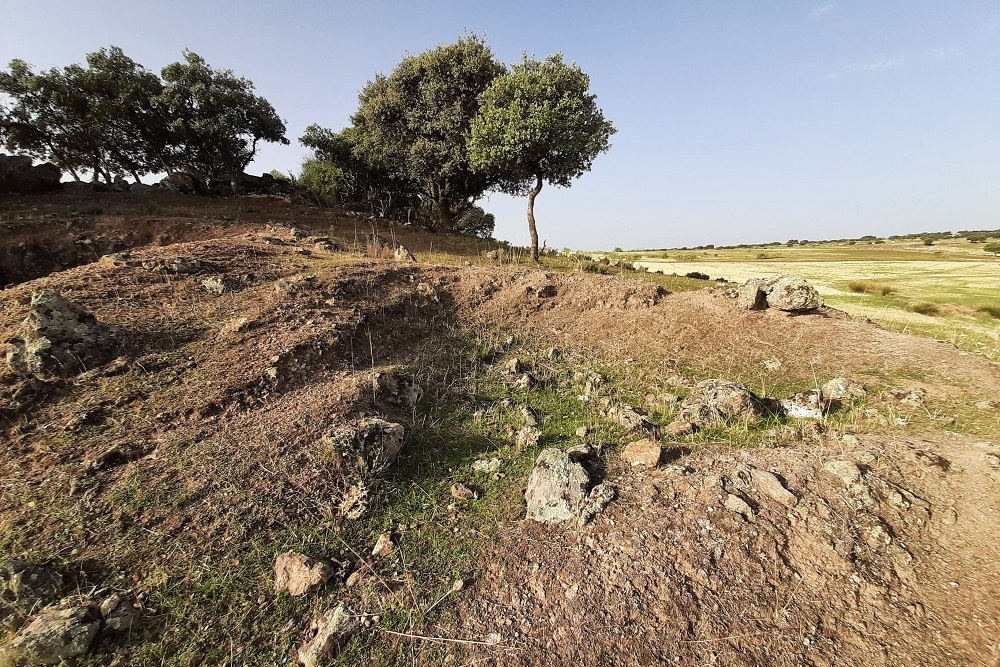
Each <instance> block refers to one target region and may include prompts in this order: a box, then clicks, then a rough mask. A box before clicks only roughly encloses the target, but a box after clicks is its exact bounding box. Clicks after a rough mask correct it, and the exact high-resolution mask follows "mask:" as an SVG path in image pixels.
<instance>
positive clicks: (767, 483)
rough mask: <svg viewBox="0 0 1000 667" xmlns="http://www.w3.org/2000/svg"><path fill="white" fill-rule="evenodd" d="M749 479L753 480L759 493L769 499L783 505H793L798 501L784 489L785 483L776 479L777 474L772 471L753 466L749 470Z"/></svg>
mask: <svg viewBox="0 0 1000 667" xmlns="http://www.w3.org/2000/svg"><path fill="white" fill-rule="evenodd" d="M751 479H752V480H753V484H754V486H756V487H757V489H758V490H759V491H760V492H761V493H763V494H764V495H765V496H767V497H768V498H770V499H771V500H774V501H777V502H779V503H781V504H782V505H784V506H785V507H795V505H796V504H797V503H798V502H799V499H798V498H796V497H795V494H794V493H792V492H791V491H789V490H788V489H786V488H785V485H784V484H782V483H781V480H780V479H778V476H777V475H775V474H774V473H773V472H768V471H767V470H761V469H759V468H753V469H752V472H751Z"/></svg>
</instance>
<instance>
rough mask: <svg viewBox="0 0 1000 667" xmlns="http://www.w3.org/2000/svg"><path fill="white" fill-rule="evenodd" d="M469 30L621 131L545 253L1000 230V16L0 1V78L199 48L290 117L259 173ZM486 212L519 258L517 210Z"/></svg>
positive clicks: (558, 206) (560, 216)
mask: <svg viewBox="0 0 1000 667" xmlns="http://www.w3.org/2000/svg"><path fill="white" fill-rule="evenodd" d="M466 30H470V31H475V32H478V33H480V34H483V35H485V36H486V39H487V41H488V42H489V44H490V46H491V47H492V48H493V49H494V51H495V52H496V54H497V56H498V57H499V58H501V59H502V60H503V61H505V62H508V63H509V62H512V61H515V60H516V59H517V58H518V57H519V56H520V54H521V52H522V51H526V52H528V53H531V54H535V55H537V56H544V55H546V54H548V53H552V52H555V51H561V52H563V53H564V54H565V55H566V57H567V58H568V59H569V60H575V61H577V62H578V63H580V65H581V66H582V67H583V69H584V70H585V71H587V72H588V73H589V74H590V75H591V80H592V87H593V90H594V92H596V93H597V95H598V101H599V104H600V105H601V106H602V107H603V109H604V111H605V114H606V115H607V116H608V118H610V119H611V120H612V121H613V122H614V123H615V125H616V127H617V128H618V134H617V135H615V137H613V146H612V149H611V151H610V152H609V153H608V154H607V155H604V156H602V157H600V158H598V160H597V162H596V163H595V165H594V170H593V172H592V173H590V174H588V175H585V176H584V177H583V178H582V179H580V180H579V181H577V182H576V183H575V184H574V186H573V187H572V188H570V189H546V190H545V191H543V192H542V194H541V195H540V196H539V198H538V202H537V205H536V213H537V217H538V222H539V228H540V234H541V236H542V238H543V239H546V240H547V241H548V244H549V246H551V247H564V246H568V247H573V248H610V247H613V246H622V247H624V248H635V247H670V246H679V245H701V244H707V243H715V244H731V243H740V242H760V241H770V240H786V239H788V238H799V239H802V238H807V239H820V238H838V237H847V236H860V235H864V234H891V233H901V232H917V231H929V230H934V231H936V230H944V229H954V230H957V229H975V228H998V227H1000V0H895V1H888V0H886V1H881V0H852V1H850V2H848V1H838V0H818V1H814V2H806V1H803V2H798V1H795V0H744V1H741V2H737V1H735V0H732V1H725V2H723V1H719V2H713V1H709V0H704V1H694V0H691V1H686V2H681V1H675V2H667V1H662V2H654V1H653V0H647V1H646V2H619V3H612V2H589V1H581V0H576V1H569V2H562V1H559V2H556V1H550V0H544V1H539V0H531V1H529V2H499V1H493V2H477V1H474V0H466V1H450V0H448V1H446V0H437V1H433V2H424V1H415V0H411V1H407V2H404V1H399V2H387V1H377V0H370V1H362V0H355V1H354V2H333V1H330V2H321V1H319V0H312V1H311V2H294V1H292V0H286V1H283V2H279V1H275V0H270V1H268V2H256V1H250V0H241V1H239V2H236V1H235V0H230V1H227V2H222V1H212V0H200V1H189V0H170V2H151V1H142V0H138V1H137V0H130V1H128V2H121V1H117V0H101V1H100V2H79V0H76V1H73V2H68V1H66V2H53V1H51V0H32V1H31V2H17V1H16V0H0V62H2V63H3V64H4V65H5V64H6V62H7V61H9V60H10V59H11V58H15V57H18V58H23V59H25V60H27V61H29V62H31V63H33V64H34V65H35V66H37V67H43V68H47V67H50V66H53V65H60V66H61V65H66V64H69V63H70V62H79V61H81V60H82V59H83V56H84V54H85V53H86V52H88V51H92V50H96V49H98V48H100V47H102V46H108V45H117V46H120V47H122V48H123V49H124V50H125V52H126V53H127V54H128V55H130V56H131V57H132V58H134V59H136V60H138V61H139V62H141V63H143V64H144V65H146V66H147V67H148V68H150V69H153V70H159V68H161V67H162V66H163V65H165V64H167V63H169V62H172V61H175V60H177V59H178V58H179V57H180V54H181V51H182V50H183V49H185V48H188V49H191V50H193V51H196V52H198V53H199V54H201V55H202V56H204V57H205V58H206V59H207V60H208V61H209V63H210V64H212V65H213V66H215V67H226V68H230V69H233V70H234V71H236V72H237V73H238V74H241V75H243V76H247V77H249V78H250V79H252V80H253V81H254V82H255V83H256V85H257V90H258V92H259V93H260V94H262V95H264V96H265V97H267V98H268V99H269V100H270V101H271V103H272V104H274V106H275V108H276V109H277V110H278V112H279V113H280V114H281V116H282V117H283V118H285V119H286V121H287V123H288V136H289V139H292V140H293V143H292V145H291V146H268V147H265V148H264V149H263V150H261V152H260V154H259V156H258V159H257V161H256V163H255V165H254V166H253V167H252V168H251V171H254V170H256V171H258V172H260V171H268V170H270V169H272V168H277V169H281V170H288V169H294V168H296V166H297V165H298V164H299V163H300V162H301V160H302V158H303V157H304V156H305V155H306V151H305V149H303V148H302V147H301V146H300V145H298V143H297V142H296V141H295V139H296V138H297V137H298V136H300V135H301V132H302V130H303V129H304V128H305V127H306V126H307V125H308V124H309V123H312V122H318V123H320V124H321V125H324V126H328V127H331V128H334V129H339V128H341V127H343V126H344V125H345V124H346V123H347V122H348V118H349V116H350V114H351V112H352V111H353V110H354V108H355V106H356V101H357V92H358V90H359V89H360V88H361V87H362V86H363V85H364V84H365V82H367V81H368V80H369V79H371V78H372V76H373V75H374V74H375V73H376V72H384V73H388V72H389V71H391V70H392V68H393V66H394V65H395V64H396V63H397V62H398V61H399V59H400V58H401V56H402V55H403V54H404V53H406V52H419V51H422V50H424V49H426V48H429V47H432V46H434V45H435V44H438V43H442V42H450V41H453V40H454V39H455V38H456V37H458V36H459V35H461V34H462V33H463V32H464V31H466ZM482 204H483V205H484V207H485V208H486V209H487V210H490V211H492V212H493V213H495V214H496V216H497V236H498V237H500V238H506V239H509V240H511V241H513V242H517V243H525V242H526V240H527V230H526V228H525V227H526V225H525V220H524V217H525V216H524V206H525V204H524V201H523V200H514V199H510V198H508V197H503V196H496V195H494V196H491V197H489V198H488V199H487V200H486V201H484V202H482Z"/></svg>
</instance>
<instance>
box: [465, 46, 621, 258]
mask: <svg viewBox="0 0 1000 667" xmlns="http://www.w3.org/2000/svg"><path fill="white" fill-rule="evenodd" d="M479 102H480V109H479V113H478V115H477V116H476V118H475V120H474V122H473V123H472V126H471V134H470V138H469V142H468V150H469V156H470V161H471V163H472V165H473V167H474V168H476V169H479V170H482V171H483V172H485V173H501V174H503V175H504V178H503V180H502V181H501V182H500V183H499V187H500V188H501V189H503V190H505V191H507V192H510V193H512V194H522V193H527V194H528V228H529V232H530V234H531V246H532V256H533V257H534V258H535V259H538V232H537V230H536V227H535V217H534V202H535V197H537V196H538V194H539V193H540V192H541V190H542V185H543V184H544V183H550V184H551V185H556V186H561V187H568V186H570V185H571V183H572V181H573V180H574V179H576V178H579V177H580V176H581V175H582V174H584V173H586V172H587V171H590V169H591V167H592V166H593V163H594V160H595V159H596V158H597V156H598V155H600V154H601V153H604V152H606V151H607V150H608V149H609V148H610V145H611V144H610V138H611V135H613V134H614V133H615V129H614V126H613V125H612V124H611V122H610V121H608V120H607V119H606V118H605V117H604V114H603V112H602V111H601V109H600V108H599V107H598V106H597V97H596V95H594V94H592V93H591V92H590V77H589V76H587V74H586V73H585V72H584V71H583V70H582V69H580V67H579V66H578V65H576V64H575V63H572V64H567V63H565V62H564V61H563V57H562V55H561V54H555V55H551V56H548V57H547V58H546V59H545V60H542V61H539V60H535V59H532V58H528V57H527V56H524V57H523V58H522V61H521V62H520V63H519V64H517V65H515V66H514V67H512V68H511V71H510V72H509V73H507V74H504V75H501V76H499V77H497V78H496V79H495V80H494V81H493V82H492V83H491V84H490V86H489V88H487V89H486V90H485V91H484V92H483V93H482V94H481V95H480V98H479Z"/></svg>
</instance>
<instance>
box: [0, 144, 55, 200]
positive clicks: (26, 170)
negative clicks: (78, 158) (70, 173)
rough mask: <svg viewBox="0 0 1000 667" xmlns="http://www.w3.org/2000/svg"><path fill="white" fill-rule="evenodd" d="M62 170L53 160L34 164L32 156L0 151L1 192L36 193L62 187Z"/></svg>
mask: <svg viewBox="0 0 1000 667" xmlns="http://www.w3.org/2000/svg"><path fill="white" fill-rule="evenodd" d="M61 178H62V172H61V171H59V167H57V166H55V165H54V164H52V163H51V162H43V163H42V164H36V165H32V160H31V158H30V157H27V156H23V155H4V154H3V153H0V192H13V193H18V194H35V193H38V192H48V191H50V190H58V189H59V188H60V183H59V180H60V179H61Z"/></svg>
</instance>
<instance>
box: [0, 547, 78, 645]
mask: <svg viewBox="0 0 1000 667" xmlns="http://www.w3.org/2000/svg"><path fill="white" fill-rule="evenodd" d="M62 588H63V577H62V575H61V574H60V573H59V572H58V571H57V570H56V569H55V568H53V567H49V566H47V565H37V564H34V563H29V562H27V561H23V560H13V561H10V562H8V563H6V564H5V565H4V566H3V567H2V568H0V628H6V629H8V630H16V629H17V628H19V627H21V626H22V625H24V623H25V622H26V621H27V619H28V618H29V617H30V616H31V615H32V614H33V613H35V612H36V611H38V610H39V609H41V608H43V607H45V606H46V605H48V604H49V603H51V602H55V601H56V600H57V599H59V596H60V594H61V593H62Z"/></svg>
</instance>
